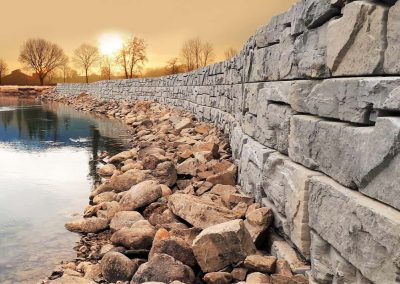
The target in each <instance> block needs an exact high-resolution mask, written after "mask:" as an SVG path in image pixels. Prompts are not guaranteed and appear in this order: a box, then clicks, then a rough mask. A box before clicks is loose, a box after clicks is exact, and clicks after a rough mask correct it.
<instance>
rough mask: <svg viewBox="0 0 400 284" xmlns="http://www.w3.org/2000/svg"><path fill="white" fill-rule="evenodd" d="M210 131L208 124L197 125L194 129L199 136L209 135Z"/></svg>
mask: <svg viewBox="0 0 400 284" xmlns="http://www.w3.org/2000/svg"><path fill="white" fill-rule="evenodd" d="M210 129H211V127H210V126H209V125H207V124H197V125H196V126H195V128H194V131H196V132H197V133H199V134H208V132H209V131H210Z"/></svg>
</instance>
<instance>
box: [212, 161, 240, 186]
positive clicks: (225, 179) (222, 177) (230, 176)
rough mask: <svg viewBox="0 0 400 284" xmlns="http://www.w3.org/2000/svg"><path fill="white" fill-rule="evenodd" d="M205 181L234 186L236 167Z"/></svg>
mask: <svg viewBox="0 0 400 284" xmlns="http://www.w3.org/2000/svg"><path fill="white" fill-rule="evenodd" d="M206 180H207V181H209V182H211V183H213V184H225V185H236V166H234V165H233V166H231V167H229V168H228V169H227V170H225V171H223V172H220V173H217V174H215V175H212V176H209V177H208V178H207V179H206Z"/></svg>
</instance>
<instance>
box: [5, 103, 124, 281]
mask: <svg viewBox="0 0 400 284" xmlns="http://www.w3.org/2000/svg"><path fill="white" fill-rule="evenodd" d="M124 131H125V128H124V126H123V125H122V124H120V123H118V122H116V121H111V120H108V119H103V118H96V117H94V116H91V115H88V114H84V113H80V112H76V111H74V110H72V109H71V108H69V107H66V106H62V105H57V104H53V105H38V103H37V102H32V101H21V100H15V99H4V98H1V97H0V283H23V282H25V283H35V282H36V281H37V280H39V279H41V278H43V277H45V276H46V275H47V274H48V273H49V272H51V270H52V268H53V267H54V266H55V265H56V264H57V263H58V262H59V261H60V260H62V259H68V258H73V257H74V256H75V252H74V251H73V250H72V248H73V246H74V244H75V242H76V241H77V240H78V238H79V237H78V235H76V234H73V233H70V232H68V231H66V230H65V229H64V223H65V222H66V221H67V220H68V218H70V217H71V216H72V215H73V214H77V213H79V214H80V213H81V212H82V210H83V208H84V207H85V205H86V204H87V202H88V195H89V191H90V189H91V187H92V186H93V184H94V182H95V181H96V180H97V179H98V176H97V175H96V166H97V161H96V160H97V157H98V154H99V153H100V152H101V151H103V150H107V151H109V152H111V153H116V152H119V151H122V150H123V149H124V148H125V147H126V144H127V143H126V141H124V140H123V139H121V138H120V135H121V134H124V133H125V132H124Z"/></svg>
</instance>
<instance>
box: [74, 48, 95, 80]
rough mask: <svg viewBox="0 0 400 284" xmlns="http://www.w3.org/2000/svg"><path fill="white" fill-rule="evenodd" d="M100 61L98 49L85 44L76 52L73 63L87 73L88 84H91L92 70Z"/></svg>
mask: <svg viewBox="0 0 400 284" xmlns="http://www.w3.org/2000/svg"><path fill="white" fill-rule="evenodd" d="M100 59H101V57H100V53H99V50H98V48H97V47H95V46H92V45H89V44H85V43H84V44H82V45H81V46H80V47H78V48H77V49H76V50H75V51H74V57H73V61H74V63H75V64H76V66H77V67H79V68H82V69H83V70H84V71H85V76H86V83H89V70H90V68H91V67H92V66H93V64H95V63H96V62H99V61H100Z"/></svg>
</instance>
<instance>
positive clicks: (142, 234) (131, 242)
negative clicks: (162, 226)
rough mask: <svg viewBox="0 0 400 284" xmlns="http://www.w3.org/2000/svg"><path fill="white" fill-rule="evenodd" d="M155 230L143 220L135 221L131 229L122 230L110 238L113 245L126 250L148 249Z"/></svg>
mask: <svg viewBox="0 0 400 284" xmlns="http://www.w3.org/2000/svg"><path fill="white" fill-rule="evenodd" d="M155 234H156V230H155V229H154V227H153V226H152V225H151V224H150V223H149V222H148V221H145V220H142V221H137V222H136V223H134V225H133V227H131V228H122V229H120V230H118V231H117V232H115V233H114V234H113V235H112V236H111V242H112V243H113V244H114V245H122V246H124V247H126V248H128V249H150V248H151V245H152V243H153V238H154V235H155Z"/></svg>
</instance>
